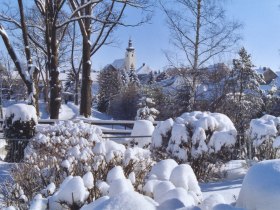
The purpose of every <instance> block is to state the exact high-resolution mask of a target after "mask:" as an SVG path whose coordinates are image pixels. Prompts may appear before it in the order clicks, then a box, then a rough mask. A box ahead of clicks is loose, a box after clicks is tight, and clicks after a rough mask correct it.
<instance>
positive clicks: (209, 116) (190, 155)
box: [152, 111, 237, 161]
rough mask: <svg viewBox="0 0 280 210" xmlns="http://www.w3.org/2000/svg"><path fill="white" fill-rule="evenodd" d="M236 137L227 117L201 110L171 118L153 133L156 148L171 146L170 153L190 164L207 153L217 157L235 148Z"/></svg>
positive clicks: (168, 147)
mask: <svg viewBox="0 0 280 210" xmlns="http://www.w3.org/2000/svg"><path fill="white" fill-rule="evenodd" d="M236 135H237V132H236V129H235V127H234V125H233V123H232V122H231V120H230V119H229V118H228V117H227V116H225V115H223V114H220V113H210V112H198V111H197V112H191V113H184V114H182V115H181V116H180V117H178V118H176V119H175V121H173V120H172V119H168V120H166V121H164V122H161V123H159V125H158V126H157V128H156V129H155V131H154V133H153V138H152V147H153V148H158V147H162V146H167V147H166V150H167V151H168V152H169V153H170V154H172V155H173V156H175V157H177V158H178V159H180V160H183V161H188V160H190V159H196V158H198V157H200V156H201V155H203V154H204V153H209V154H212V153H214V154H217V153H218V152H220V151H221V150H223V149H224V148H228V149H232V148H233V147H234V145H235V143H236ZM169 136H170V137H169ZM166 137H168V138H167V139H166ZM164 141H165V142H164Z"/></svg>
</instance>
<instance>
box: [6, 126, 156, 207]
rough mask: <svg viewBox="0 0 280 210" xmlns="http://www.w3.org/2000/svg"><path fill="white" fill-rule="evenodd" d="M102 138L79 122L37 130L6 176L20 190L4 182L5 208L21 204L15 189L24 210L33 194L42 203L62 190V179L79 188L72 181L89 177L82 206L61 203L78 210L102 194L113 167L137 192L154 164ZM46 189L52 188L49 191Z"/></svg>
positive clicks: (143, 152) (146, 153)
mask: <svg viewBox="0 0 280 210" xmlns="http://www.w3.org/2000/svg"><path fill="white" fill-rule="evenodd" d="M101 135H102V131H101V130H100V129H99V128H98V127H95V126H93V125H89V124H85V123H84V122H82V121H81V122H77V123H73V122H71V121H68V122H61V123H58V124H55V125H53V126H47V127H38V128H37V134H36V135H35V137H34V138H33V139H32V140H31V141H30V142H29V144H28V146H27V147H26V149H25V155H24V160H23V162H22V163H21V164H20V165H17V166H16V167H15V168H14V169H13V170H12V172H11V176H12V178H13V180H14V182H15V183H17V185H18V186H19V188H17V189H15V188H13V187H12V185H14V183H6V185H5V186H3V188H2V190H5V189H8V190H6V191H7V192H6V193H5V198H4V200H5V203H6V205H8V204H10V205H11V204H13V205H15V206H19V205H23V204H20V200H19V196H16V195H18V194H19V193H18V191H19V190H18V189H20V192H21V193H20V194H21V196H24V197H25V198H26V199H25V200H24V203H25V205H29V203H27V201H30V200H32V199H33V198H34V197H35V196H37V195H38V194H41V195H40V196H41V197H42V199H43V200H44V199H45V200H46V199H50V198H51V196H52V195H54V194H55V193H57V192H58V190H59V189H56V187H55V186H60V188H62V187H63V186H64V185H65V184H62V183H63V182H64V180H65V179H69V180H70V179H72V178H74V180H76V181H73V182H74V183H76V182H79V183H80V181H79V180H78V179H80V178H75V177H84V176H92V178H93V179H92V180H93V183H92V187H90V188H87V189H86V191H88V196H87V198H86V200H85V201H83V202H82V203H76V202H72V203H69V202H66V201H65V202H63V200H61V203H60V204H61V205H63V206H64V207H67V208H70V209H71V208H72V209H74V207H77V206H78V207H81V205H82V204H83V203H85V202H90V201H92V200H93V199H97V198H99V197H101V196H103V195H104V193H106V192H104V185H106V181H107V180H106V179H107V174H108V173H109V171H110V170H111V169H112V168H114V167H115V166H120V167H121V168H122V170H123V173H124V176H125V177H129V176H130V177H134V182H133V185H134V187H135V189H137V190H138V189H140V188H141V187H140V186H141V185H142V183H143V182H144V178H145V176H146V173H147V171H148V170H149V168H150V166H151V164H152V163H153V162H152V160H151V159H150V151H149V150H144V149H141V148H125V146H123V145H121V144H118V143H115V142H112V141H110V140H104V139H102V136H101ZM22 171H26V173H22ZM27 171H28V172H27ZM86 174H91V175H86ZM71 177H72V178H71ZM77 180H78V181H77ZM50 186H54V187H52V188H55V189H53V190H50ZM105 191H106V190H105ZM73 193H74V191H73ZM40 196H39V197H40ZM37 198H38V197H37ZM38 199H39V198H38Z"/></svg>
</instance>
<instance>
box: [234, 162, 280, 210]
mask: <svg viewBox="0 0 280 210" xmlns="http://www.w3.org/2000/svg"><path fill="white" fill-rule="evenodd" d="M279 186H280V160H279V159H276V160H266V161H262V162H260V163H257V164H255V165H254V166H252V167H251V168H250V169H249V171H248V173H247V174H246V176H245V178H244V180H243V183H242V187H241V191H240V194H239V196H238V199H237V202H236V206H237V207H241V208H245V209H247V210H256V209H260V210H262V209H263V210H275V209H279V198H280V188H279Z"/></svg>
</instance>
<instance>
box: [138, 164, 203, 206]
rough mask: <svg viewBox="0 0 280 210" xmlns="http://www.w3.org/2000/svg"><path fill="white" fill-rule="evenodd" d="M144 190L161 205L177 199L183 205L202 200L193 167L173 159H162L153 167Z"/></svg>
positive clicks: (194, 203) (193, 204)
mask: <svg viewBox="0 0 280 210" xmlns="http://www.w3.org/2000/svg"><path fill="white" fill-rule="evenodd" d="M143 192H144V193H145V194H146V195H148V196H151V197H152V198H153V199H154V200H155V201H156V202H157V203H158V204H159V206H161V205H167V203H166V202H170V201H171V200H172V199H176V200H177V201H179V202H180V203H181V204H182V206H181V207H192V206H196V205H197V204H199V203H200V202H201V200H202V193H201V190H200V187H199V185H198V181H197V179H196V176H195V174H194V172H193V170H192V168H191V167H190V166H189V165H187V164H181V165H178V164H177V163H176V162H175V161H174V160H173V159H166V160H162V161H160V162H158V163H157V164H155V165H154V166H153V167H152V169H151V171H150V173H149V178H148V180H147V182H146V184H145V185H144V187H143ZM159 209H161V208H159Z"/></svg>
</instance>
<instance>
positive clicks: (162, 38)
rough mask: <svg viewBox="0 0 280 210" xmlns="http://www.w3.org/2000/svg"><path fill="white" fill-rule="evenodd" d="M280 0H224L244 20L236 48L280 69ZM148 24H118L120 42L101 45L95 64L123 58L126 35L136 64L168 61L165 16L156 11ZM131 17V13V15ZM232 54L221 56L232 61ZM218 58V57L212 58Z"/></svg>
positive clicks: (260, 63) (258, 62) (232, 14)
mask: <svg viewBox="0 0 280 210" xmlns="http://www.w3.org/2000/svg"><path fill="white" fill-rule="evenodd" d="M279 5H280V0H227V4H226V9H227V14H228V17H231V18H234V19H237V20H239V21H240V22H242V23H243V29H242V30H241V35H242V37H243V39H242V40H241V42H240V44H239V46H237V49H238V48H239V47H241V46H244V47H245V48H246V49H247V51H248V52H249V53H250V54H251V55H252V60H253V63H254V64H255V66H257V67H259V66H266V67H271V68H272V69H273V70H274V71H280V53H279V50H280V7H279ZM155 12H156V13H155V15H154V18H153V19H152V21H151V24H147V25H144V26H141V27H138V28H120V29H118V31H116V33H115V36H116V37H118V40H119V44H118V46H117V47H116V46H115V47H104V48H103V49H102V50H101V51H100V52H99V53H97V55H95V56H94V57H93V58H92V63H93V65H94V68H96V69H100V68H101V67H102V66H104V65H105V64H107V63H111V62H112V61H113V60H114V59H117V58H122V57H123V56H124V53H125V48H126V46H127V42H128V39H129V37H132V40H133V44H134V46H135V48H136V53H137V65H138V66H139V65H141V64H142V63H143V62H145V63H147V64H149V65H150V66H151V67H152V68H154V69H162V68H163V67H164V66H166V65H168V62H167V60H166V58H165V56H164V54H163V50H172V46H171V45H170V44H169V31H168V29H167V26H166V24H165V17H164V15H163V14H162V13H161V12H160V11H159V10H156V11H155ZM132 18H133V17H132ZM233 56H234V54H232V55H227V56H224V57H223V58H222V60H223V61H225V62H226V63H231V59H232V58H233ZM213 62H217V60H215V61H213Z"/></svg>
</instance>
